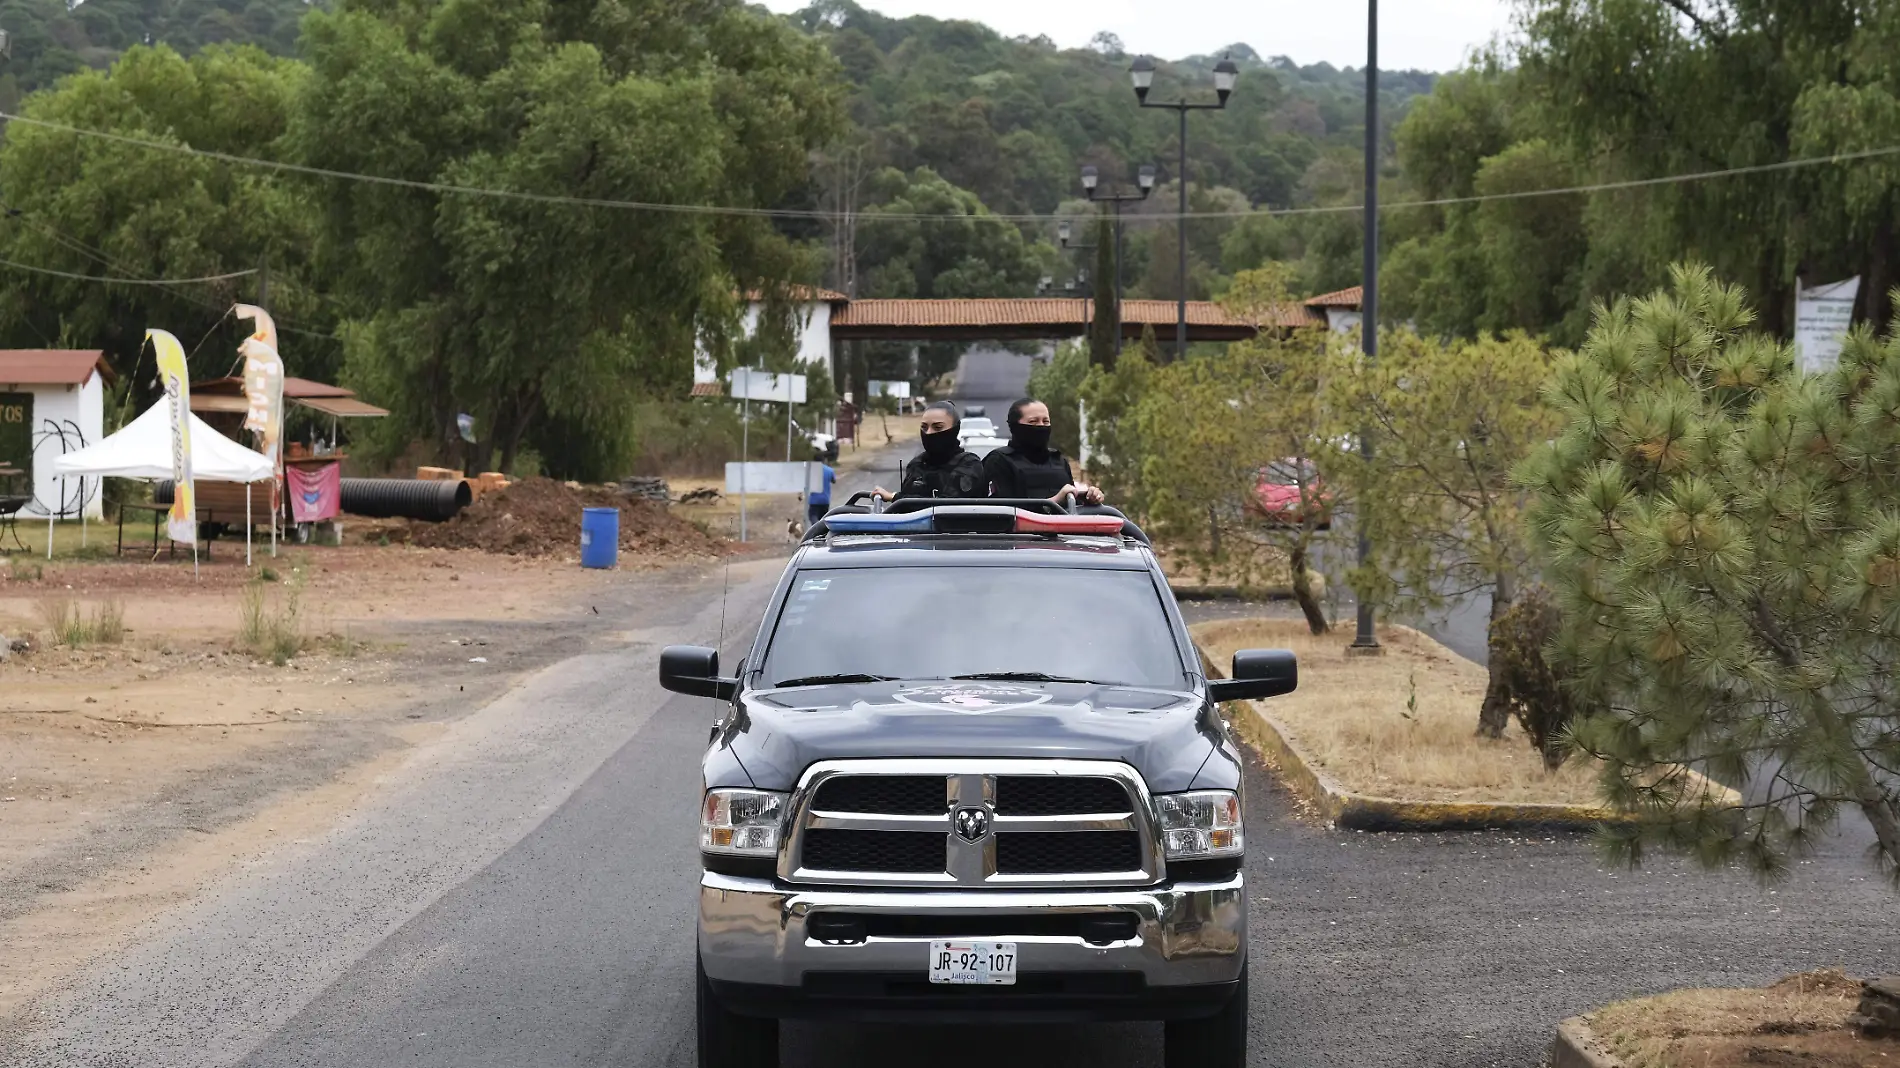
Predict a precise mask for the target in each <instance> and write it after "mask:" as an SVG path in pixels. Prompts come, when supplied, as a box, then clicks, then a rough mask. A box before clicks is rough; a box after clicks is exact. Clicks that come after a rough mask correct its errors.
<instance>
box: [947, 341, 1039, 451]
mask: <svg viewBox="0 0 1900 1068" xmlns="http://www.w3.org/2000/svg"><path fill="white" fill-rule="evenodd" d="M1034 366H1035V364H1034V362H1033V361H1032V360H1031V358H1030V357H1028V356H1018V355H1016V354H1015V353H1013V352H1010V351H1008V350H1007V349H996V348H984V347H977V348H972V349H971V350H970V351H968V352H966V353H964V354H963V358H962V359H960V360H958V361H957V378H956V386H955V388H954V389H953V390H952V394H951V395H952V397H953V398H954V399H955V400H956V402H957V403H958V404H960V405H963V406H964V407H966V408H967V407H969V406H970V405H973V404H980V405H982V406H983V407H984V414H985V415H986V416H988V417H989V419H990V421H992V422H994V423H995V424H996V426H997V428H998V429H1000V430H1002V431H1003V433H1004V435H1005V436H1007V435H1008V433H1009V431H1008V428H1007V427H1006V426H1004V417H1005V416H1006V415H1008V414H1009V406H1010V405H1011V404H1013V403H1014V402H1015V401H1016V399H1017V398H1018V397H1021V396H1022V395H1023V394H1025V393H1027V392H1028V391H1029V372H1030V370H1031V369H1032V368H1033V367H1034Z"/></svg>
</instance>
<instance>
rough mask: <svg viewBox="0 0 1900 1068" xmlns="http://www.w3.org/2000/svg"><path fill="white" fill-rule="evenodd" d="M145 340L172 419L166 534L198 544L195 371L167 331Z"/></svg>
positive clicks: (149, 332)
mask: <svg viewBox="0 0 1900 1068" xmlns="http://www.w3.org/2000/svg"><path fill="white" fill-rule="evenodd" d="M145 340H147V341H150V342H151V343H152V349H153V351H155V352H157V353H158V380H159V382H160V384H162V385H163V386H164V387H165V402H166V403H167V404H168V405H170V406H171V418H172V509H171V513H170V514H169V515H168V516H167V521H166V524H165V525H166V533H167V534H168V535H169V536H170V537H171V540H173V541H182V542H186V543H188V544H191V545H196V544H198V496H197V494H196V493H194V492H193V486H192V481H191V371H190V369H189V368H188V367H186V365H185V349H184V346H182V345H180V344H179V343H178V339H177V338H175V337H173V336H171V335H170V334H168V333H166V332H165V331H163V330H147V331H146V332H145Z"/></svg>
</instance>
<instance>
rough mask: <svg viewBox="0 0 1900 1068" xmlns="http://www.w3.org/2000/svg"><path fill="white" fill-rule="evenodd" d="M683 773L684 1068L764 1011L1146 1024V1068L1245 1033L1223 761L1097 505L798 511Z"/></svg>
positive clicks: (1210, 714) (1238, 681)
mask: <svg viewBox="0 0 1900 1068" xmlns="http://www.w3.org/2000/svg"><path fill="white" fill-rule="evenodd" d="M660 678H661V682H662V684H663V685H665V686H666V687H667V688H668V689H671V690H675V691H678V692H681V693H688V694H696V695H699V696H704V697H709V698H714V699H717V700H720V701H724V702H728V707H727V708H726V710H725V712H724V713H723V715H722V717H721V719H720V721H719V722H718V724H717V725H716V726H715V727H714V728H713V732H712V738H711V744H710V745H709V746H708V748H707V750H706V755H705V758H704V762H703V773H704V785H705V792H704V796H703V798H702V803H701V808H700V828H699V834H700V856H701V862H702V866H703V869H704V870H703V873H702V875H701V877H700V891H699V967H698V975H699V979H698V982H699V990H698V1004H699V1063H700V1064H701V1065H702V1066H703V1068H760V1066H770V1065H774V1064H776V1063H777V1058H778V1021H779V1020H780V1019H786V1018H801V1019H805V1018H818V1019H838V1020H865V1021H871V1020H876V1021H936V1022H942V1021H963V1022H1007V1021H1019V1022H1020V1021H1025V1020H1027V1021H1076V1020H1084V1021H1089V1020H1101V1021H1108V1020H1116V1021H1120V1020H1161V1021H1165V1028H1166V1042H1165V1048H1166V1060H1167V1064H1168V1066H1169V1068H1238V1066H1239V1065H1241V1064H1243V1063H1244V1062H1245V1059H1246V1045H1247V898H1246V894H1245V891H1244V887H1243V884H1242V867H1243V865H1242V855H1243V850H1244V848H1245V845H1246V838H1245V830H1244V827H1243V820H1242V814H1243V812H1244V811H1245V807H1244V804H1243V801H1242V797H1241V783H1242V775H1241V763H1240V755H1239V753H1238V751H1237V750H1236V748H1235V745H1234V742H1233V740H1232V738H1231V737H1230V736H1229V734H1228V730H1227V727H1226V725H1225V724H1224V723H1223V722H1222V719H1221V717H1220V715H1219V711H1218V707H1217V706H1218V704H1219V703H1220V702H1223V701H1230V700H1239V699H1244V698H1258V697H1271V696H1274V695H1278V694H1283V693H1287V692H1290V691H1291V690H1293V688H1294V687H1295V686H1296V685H1297V666H1296V664H1295V662H1294V659H1293V655H1292V654H1291V653H1287V652H1282V651H1272V650H1255V651H1249V652H1243V653H1239V654H1236V656H1235V657H1234V663H1233V671H1232V677H1231V678H1229V679H1225V680H1218V681H1210V680H1208V679H1207V678H1205V677H1203V673H1202V670H1201V666H1200V661H1199V659H1198V657H1197V655H1196V653H1195V651H1194V648H1193V646H1192V644H1191V643H1190V641H1189V639H1188V634H1187V630H1186V628H1185V626H1184V625H1183V624H1182V621H1181V615H1180V612H1179V610H1178V608H1177V607H1176V605H1175V602H1174V597H1173V595H1172V594H1171V593H1170V592H1169V590H1168V585H1167V582H1166V580H1165V579H1164V578H1163V576H1162V573H1161V570H1160V568H1159V567H1158V566H1157V564H1156V562H1155V557H1154V554H1153V553H1152V552H1151V551H1150V550H1149V548H1148V545H1147V542H1146V538H1145V537H1144V536H1143V535H1142V533H1141V531H1140V530H1139V529H1137V528H1136V527H1135V526H1134V525H1133V524H1131V523H1128V522H1126V521H1125V520H1124V519H1122V518H1121V516H1120V515H1119V514H1118V513H1114V512H1112V510H1106V509H1098V510H1094V512H1093V513H1092V514H1085V515H1073V514H1067V513H1058V512H1056V510H1055V509H1053V508H1052V507H1050V506H1048V505H1046V504H1045V503H1043V502H1007V503H998V502H981V501H970V502H945V501H931V502H922V501H909V502H899V503H898V504H897V505H895V506H893V510H892V511H891V512H886V513H879V514H870V513H865V512H862V511H861V510H854V509H850V508H846V509H839V510H836V511H834V512H833V513H832V514H831V515H829V516H828V517H826V519H824V520H823V521H821V522H819V523H815V524H813V527H812V530H811V531H810V532H809V533H808V535H807V536H806V540H805V542H804V544H803V545H801V546H800V547H799V549H798V551H797V553H796V555H794V556H793V558H792V561H791V563H790V565H789V566H787V567H786V569H785V574H784V576H783V577H782V578H781V579H780V581H779V584H778V587H777V589H776V591H775V592H774V594H773V596H772V600H771V603H770V605H769V606H768V607H767V609H766V612H765V617H764V620H763V622H762V624H761V626H760V628H759V633H758V636H757V638H756V639H755V640H754V641H753V643H752V646H751V649H750V651H749V652H748V653H747V655H746V656H745V658H744V659H743V660H742V661H740V663H739V667H738V670H737V672H735V673H734V675H733V676H731V677H725V676H722V675H721V674H720V671H719V658H718V653H717V652H716V651H715V650H712V649H702V648H689V647H672V648H669V649H667V650H666V651H665V652H664V653H663V654H662V656H661V663H660Z"/></svg>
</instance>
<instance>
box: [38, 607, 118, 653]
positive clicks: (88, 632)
mask: <svg viewBox="0 0 1900 1068" xmlns="http://www.w3.org/2000/svg"><path fill="white" fill-rule="evenodd" d="M39 612H40V622H42V623H44V624H45V625H46V630H47V633H48V635H50V640H51V641H53V642H55V643H58V644H61V645H65V646H68V647H70V648H74V649H77V648H79V647H81V646H84V645H92V644H94V643H98V644H103V645H117V644H119V643H120V642H123V641H125V602H123V601H120V600H118V599H117V598H110V599H107V600H105V601H101V602H100V603H98V604H96V605H94V606H93V609H92V613H91V615H88V614H87V613H86V608H85V606H84V605H82V604H80V603H79V602H78V601H75V600H73V599H72V598H71V597H65V596H52V597H43V598H41V599H40V602H39Z"/></svg>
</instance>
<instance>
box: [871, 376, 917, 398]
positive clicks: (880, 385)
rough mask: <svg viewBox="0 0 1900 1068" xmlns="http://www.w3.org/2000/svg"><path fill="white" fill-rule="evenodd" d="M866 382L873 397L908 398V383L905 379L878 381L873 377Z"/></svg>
mask: <svg viewBox="0 0 1900 1068" xmlns="http://www.w3.org/2000/svg"><path fill="white" fill-rule="evenodd" d="M867 384H868V385H869V386H870V387H871V396H873V397H896V398H898V399H899V400H909V399H910V383H909V382H907V381H906V382H879V381H876V380H875V379H873V380H872V381H871V382H869V383H867Z"/></svg>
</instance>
